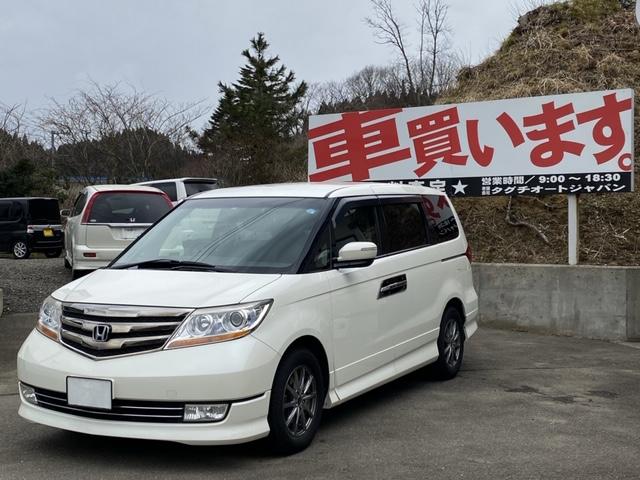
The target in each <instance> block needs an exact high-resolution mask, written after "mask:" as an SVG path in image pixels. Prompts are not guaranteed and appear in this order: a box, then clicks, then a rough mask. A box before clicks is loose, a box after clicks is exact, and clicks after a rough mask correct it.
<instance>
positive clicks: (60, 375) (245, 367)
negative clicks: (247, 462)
mask: <svg viewBox="0 0 640 480" xmlns="http://www.w3.org/2000/svg"><path fill="white" fill-rule="evenodd" d="M278 361H279V356H278V354H277V353H276V352H275V351H274V350H272V349H271V348H270V347H268V346H266V345H265V344H264V343H262V342H261V341H259V340H257V339H256V338H254V337H252V336H251V335H249V336H247V337H244V338H241V339H238V340H233V341H229V342H223V343H218V344H213V345H206V346H199V347H190V348H182V349H176V350H161V351H156V352H147V353H142V354H134V355H128V356H123V357H119V358H110V359H103V360H93V359H90V358H88V357H85V356H83V355H81V354H78V353H75V352H74V351H72V350H70V349H68V348H66V347H64V346H63V345H61V344H59V343H56V342H54V341H52V340H50V339H48V338H46V337H44V336H43V335H41V334H40V333H38V332H36V331H33V332H32V333H31V334H30V335H29V337H28V338H27V340H26V341H25V343H24V344H23V346H22V348H21V349H20V351H19V352H18V378H19V380H20V381H21V382H24V383H25V384H28V385H32V386H34V387H39V388H43V389H47V390H52V391H56V392H66V382H67V377H68V376H78V377H87V378H100V379H108V380H111V382H112V385H113V398H114V399H128V400H152V401H184V402H186V403H188V402H208V403H209V402H210V403H215V402H228V403H230V405H231V406H230V408H229V412H228V414H227V416H226V418H225V419H224V420H223V421H221V422H215V423H200V424H195V423H193V424H192V423H172V424H167V423H147V422H145V423H139V422H125V421H114V420H100V419H94V418H87V417H82V416H76V415H71V414H68V413H62V412H57V411H54V410H50V409H46V408H42V407H40V406H34V405H32V404H30V403H27V402H26V401H25V400H24V398H22V402H21V406H20V410H19V414H20V415H21V416H22V417H24V418H26V419H27V420H31V421H34V422H37V423H42V424H44V425H49V426H52V427H57V428H62V429H65V430H72V431H78V432H84V433H89V434H94V435H106V436H114V437H127V438H142V439H153V440H168V441H175V442H181V443H187V444H194V445H195V444H227V443H241V442H247V441H251V440H254V439H256V438H260V437H263V436H265V435H267V434H268V432H269V427H268V423H267V413H268V409H269V392H270V390H271V383H272V381H273V376H274V374H275V370H276V368H277V364H278Z"/></svg>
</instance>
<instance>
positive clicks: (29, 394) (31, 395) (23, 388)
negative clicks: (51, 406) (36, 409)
mask: <svg viewBox="0 0 640 480" xmlns="http://www.w3.org/2000/svg"><path fill="white" fill-rule="evenodd" d="M20 393H22V398H24V399H25V400H26V401H27V402H28V403H30V404H32V405H37V404H38V400H36V391H35V390H34V389H33V387H30V386H28V385H25V384H23V383H20Z"/></svg>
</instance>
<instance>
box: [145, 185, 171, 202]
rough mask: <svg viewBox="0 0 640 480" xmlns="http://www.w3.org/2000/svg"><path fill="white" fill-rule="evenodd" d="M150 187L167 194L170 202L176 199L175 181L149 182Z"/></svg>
mask: <svg viewBox="0 0 640 480" xmlns="http://www.w3.org/2000/svg"><path fill="white" fill-rule="evenodd" d="M149 186H150V187H154V188H157V189H159V190H162V191H163V192H164V193H166V194H167V196H168V197H169V199H170V200H171V201H172V202H176V201H178V192H177V191H176V182H164V183H151V184H149Z"/></svg>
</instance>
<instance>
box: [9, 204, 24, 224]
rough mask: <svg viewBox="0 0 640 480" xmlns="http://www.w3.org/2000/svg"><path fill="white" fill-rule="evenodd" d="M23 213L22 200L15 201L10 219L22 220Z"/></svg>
mask: <svg viewBox="0 0 640 480" xmlns="http://www.w3.org/2000/svg"><path fill="white" fill-rule="evenodd" d="M22 215H23V209H22V205H21V204H20V202H13V205H12V206H11V212H10V214H9V220H11V221H15V220H20V219H21V218H22Z"/></svg>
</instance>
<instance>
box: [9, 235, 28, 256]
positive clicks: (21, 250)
mask: <svg viewBox="0 0 640 480" xmlns="http://www.w3.org/2000/svg"><path fill="white" fill-rule="evenodd" d="M11 251H12V252H13V258H17V259H18V260H24V259H26V258H29V255H31V250H29V245H27V242H25V241H24V240H18V241H16V242H14V243H13V246H12V247H11Z"/></svg>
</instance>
